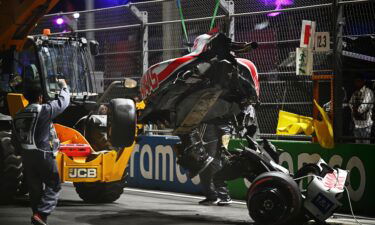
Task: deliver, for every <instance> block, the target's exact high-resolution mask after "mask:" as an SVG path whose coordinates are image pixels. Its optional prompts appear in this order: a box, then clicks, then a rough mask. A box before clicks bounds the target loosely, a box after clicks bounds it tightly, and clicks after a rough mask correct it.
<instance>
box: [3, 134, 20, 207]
mask: <svg viewBox="0 0 375 225" xmlns="http://www.w3.org/2000/svg"><path fill="white" fill-rule="evenodd" d="M22 180H23V166H22V158H21V156H19V155H17V154H16V152H15V148H14V146H13V145H12V144H11V133H9V132H5V131H0V181H1V182H0V204H6V203H10V202H11V201H12V200H13V198H14V196H15V195H16V194H17V192H18V190H19V189H20V187H21V184H22Z"/></svg>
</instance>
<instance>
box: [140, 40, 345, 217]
mask: <svg viewBox="0 0 375 225" xmlns="http://www.w3.org/2000/svg"><path fill="white" fill-rule="evenodd" d="M256 47H257V43H254V42H251V43H247V42H232V41H231V39H230V38H228V37H227V36H226V35H225V34H222V33H209V34H203V35H200V36H198V37H197V38H196V40H195V41H194V46H193V47H192V50H191V53H190V54H188V55H185V56H182V57H180V58H176V59H171V60H167V61H164V62H161V63H158V64H155V65H153V66H151V67H150V68H149V69H148V70H147V72H146V73H145V74H144V75H143V76H142V78H141V85H140V92H141V96H142V99H143V100H144V101H145V103H146V107H145V109H144V110H143V111H142V114H141V115H140V117H139V120H140V121H142V122H143V123H154V124H156V123H163V124H165V125H166V126H168V127H170V128H172V129H173V134H174V135H177V136H179V137H180V139H181V144H180V145H179V146H177V155H178V156H177V157H178V163H179V164H180V165H181V166H182V167H184V168H186V169H187V170H188V171H189V176H190V177H194V176H196V175H198V174H199V173H201V172H202V171H204V170H205V169H206V168H207V166H209V165H210V163H212V162H213V161H214V160H213V158H212V157H211V156H209V154H208V153H207V150H206V149H205V144H206V143H204V142H203V141H202V138H201V137H202V134H201V133H200V131H199V129H198V128H199V127H200V125H201V124H204V123H207V122H209V121H214V120H215V119H220V118H221V119H224V120H226V119H227V118H229V117H231V118H237V121H240V123H235V124H234V126H235V127H236V128H238V127H239V126H241V129H242V130H244V129H243V128H244V127H245V128H247V129H245V130H246V132H242V133H241V132H240V133H241V136H242V137H244V138H246V139H247V143H248V144H247V146H243V148H241V149H237V150H236V151H235V152H234V153H231V154H230V157H229V159H228V163H226V164H225V166H223V168H222V169H221V170H220V171H219V172H218V173H217V174H216V175H218V176H220V174H222V175H223V174H235V176H227V177H224V179H225V180H232V179H236V178H240V177H243V178H246V179H248V180H249V182H251V183H252V184H251V186H250V187H249V189H248V194H247V207H248V210H249V214H250V216H251V218H252V219H254V221H255V222H257V223H259V224H302V223H303V222H305V221H307V220H310V219H314V220H316V221H319V222H324V221H325V220H326V219H327V218H328V217H330V216H331V215H332V214H333V212H334V211H335V210H336V209H337V208H338V207H339V206H340V205H341V204H340V202H339V198H340V197H341V196H342V193H343V192H344V188H345V185H346V184H347V177H348V172H347V171H344V170H341V169H338V168H335V169H333V168H331V167H329V166H328V165H327V164H326V163H325V162H324V161H323V160H320V161H319V162H318V163H317V164H308V165H305V166H304V167H302V168H301V169H300V170H299V171H298V172H297V173H296V174H294V175H293V174H291V173H290V172H289V171H288V170H287V169H286V168H284V167H282V166H280V165H278V161H279V154H280V152H279V150H277V149H276V148H275V146H273V145H272V144H271V143H270V142H268V141H267V140H263V143H262V144H258V143H257V142H255V141H253V139H252V138H251V136H252V135H251V134H249V131H251V130H254V129H253V128H251V127H250V125H248V124H246V123H242V122H243V121H244V120H245V119H246V113H247V112H246V110H247V108H248V106H250V105H252V104H256V103H257V102H258V97H259V81H258V73H257V69H256V67H255V65H254V64H253V63H252V62H251V61H250V60H247V59H244V58H239V57H236V55H235V54H236V53H244V52H248V51H250V50H252V49H255V48H256ZM239 124H241V125H239ZM187 137H188V138H187ZM228 171H231V172H229V173H226V172H228ZM216 175H215V176H216ZM305 178H309V182H308V184H307V186H305V187H304V188H305V189H302V186H303V185H299V183H300V181H301V180H303V179H305Z"/></svg>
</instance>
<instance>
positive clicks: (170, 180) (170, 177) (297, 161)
mask: <svg viewBox="0 0 375 225" xmlns="http://www.w3.org/2000/svg"><path fill="white" fill-rule="evenodd" d="M177 142H178V138H177V137H173V136H142V138H141V141H140V142H139V144H138V145H137V146H136V148H135V150H134V151H133V155H132V158H131V161H130V168H129V169H128V173H129V176H128V178H127V182H128V186H129V187H139V188H147V189H154V190H165V191H173V192H183V193H191V194H202V189H201V187H200V185H199V177H195V178H194V179H189V178H188V177H187V175H186V173H185V171H184V170H183V169H182V168H180V166H179V165H178V164H177V163H176V158H175V155H174V152H173V149H172V147H173V145H174V144H176V143H177ZM273 144H275V145H276V146H278V147H279V148H281V149H283V150H284V152H283V153H282V154H281V157H280V163H281V165H283V166H284V167H286V168H288V169H289V170H290V171H291V172H293V171H294V172H295V171H296V170H297V169H298V168H301V167H302V165H304V164H305V163H315V162H316V161H317V160H318V159H319V158H320V157H322V158H323V159H324V160H325V161H326V162H327V163H328V164H329V165H330V166H339V167H340V168H342V169H346V170H349V171H350V184H349V186H348V189H349V192H350V197H351V201H352V204H353V207H354V211H355V213H356V214H366V215H371V216H374V215H375V211H374V210H373V209H374V208H375V193H374V192H373V191H372V190H374V189H375V181H374V180H373V179H371V178H372V177H375V176H374V175H375V163H373V162H372V161H373V155H374V152H375V148H374V146H373V145H364V144H363V145H359V144H337V145H336V147H335V148H334V149H323V148H321V147H320V146H319V144H313V143H309V142H292V141H273ZM238 147H240V141H239V140H232V141H231V142H230V145H229V148H230V149H233V148H238ZM249 186H250V183H249V182H247V181H246V180H244V179H237V180H234V181H230V182H228V188H229V191H230V194H231V196H232V197H233V198H235V199H245V197H246V193H247V188H248V187H249ZM342 202H343V203H344V207H343V209H344V211H347V212H348V209H349V208H348V201H347V197H346V195H345V196H344V197H343V199H342Z"/></svg>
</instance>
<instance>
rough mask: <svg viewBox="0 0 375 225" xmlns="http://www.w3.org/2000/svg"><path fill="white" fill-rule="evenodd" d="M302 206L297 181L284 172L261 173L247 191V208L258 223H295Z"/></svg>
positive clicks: (264, 224)
mask: <svg viewBox="0 0 375 225" xmlns="http://www.w3.org/2000/svg"><path fill="white" fill-rule="evenodd" d="M301 207H302V196H301V192H300V190H299V188H298V185H297V183H296V182H295V181H294V180H293V179H292V178H291V177H290V176H289V175H287V174H285V173H282V172H266V173H263V174H261V175H259V176H258V177H257V178H256V179H255V180H254V182H253V183H252V185H251V186H250V188H249V190H248V193H247V208H248V210H249V215H250V217H251V218H252V219H253V220H254V221H255V222H256V224H262V225H286V224H294V223H293V222H294V221H295V220H296V219H297V218H298V216H299V214H300V211H301Z"/></svg>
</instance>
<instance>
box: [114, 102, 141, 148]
mask: <svg viewBox="0 0 375 225" xmlns="http://www.w3.org/2000/svg"><path fill="white" fill-rule="evenodd" d="M107 121H108V136H109V137H110V140H111V143H112V145H113V146H114V147H121V148H124V147H129V146H131V145H132V144H133V142H134V139H135V131H136V124H137V118H136V108H135V104H134V101H133V100H131V99H123V98H116V99H112V100H111V101H110V103H109V113H108V120H107Z"/></svg>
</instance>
